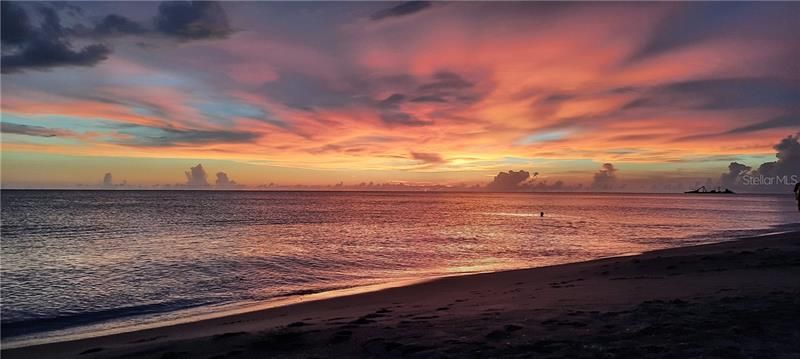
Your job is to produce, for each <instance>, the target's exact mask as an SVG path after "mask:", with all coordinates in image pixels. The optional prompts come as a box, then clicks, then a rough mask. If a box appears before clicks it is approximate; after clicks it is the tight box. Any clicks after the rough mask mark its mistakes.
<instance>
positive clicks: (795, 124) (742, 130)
mask: <svg viewBox="0 0 800 359" xmlns="http://www.w3.org/2000/svg"><path fill="white" fill-rule="evenodd" d="M775 128H800V114H789V115H781V116H776V117H773V118H771V119H768V120H766V121H761V122H758V123H754V124H752V125H747V126H741V127H736V128H734V129H732V130H729V131H724V132H719V133H703V134H698V135H691V136H685V137H680V138H678V139H676V141H679V142H680V141H696V140H704V139H711V138H715V137H722V136H727V135H740V134H749V133H753V132H758V131H762V130H770V129H775Z"/></svg>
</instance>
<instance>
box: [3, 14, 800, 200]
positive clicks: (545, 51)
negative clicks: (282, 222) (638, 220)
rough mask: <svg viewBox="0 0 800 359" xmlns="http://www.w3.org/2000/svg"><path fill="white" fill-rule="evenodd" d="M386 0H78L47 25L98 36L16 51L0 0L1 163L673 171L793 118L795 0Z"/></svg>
mask: <svg viewBox="0 0 800 359" xmlns="http://www.w3.org/2000/svg"><path fill="white" fill-rule="evenodd" d="M395 5H397V4H393V3H324V4H319V3H222V4H218V5H209V4H205V5H197V4H195V5H187V6H188V7H187V8H186V9H183V11H184V13H187V14H190V15H191V16H194V18H193V19H194V20H193V21H194V22H192V23H191V24H186V23H182V22H181V20H180V19H177V18H176V19H172V18H169V17H168V13H167V12H165V11H164V9H162V8H160V7H159V6H158V3H111V2H109V3H81V4H79V5H77V6H80V7H81V8H82V9H83V10H82V13H81V14H67V13H65V12H64V11H65V10H57V14H58V15H59V16H60V26H61V30H62V31H61V32H60V33H57V34H56V35H52V39H53V40H51V41H52V42H53V44H54V46H62V47H64V48H66V50H67V51H72V52H75V53H76V54H81V52H80V51H81V48H82V47H83V46H88V45H91V44H95V45H98V46H104V47H105V48H106V49H107V53H106V54H105V55H104V56H98V57H97V58H94V59H92V58H90V57H91V56H90V55H88V54H84V55H80V56H77V55H76V56H73V57H74V58H57V56H56V57H53V58H46V59H35V58H33V57H35V56H39V55H37V54H26V53H24V51H25V46H26V43H25V42H24V41H25V39H24V37H25V36H34V35H31V34H35V33H36V32H37V31H39V32H41V31H44V30H42V29H41V26H42V22H47V21H52V20H47V19H43V18H42V19H40V18H39V17H38V16H37V15H36V14H37V12H36V11H35V10H34V9H33V5H32V4H28V3H7V2H4V15H3V16H4V19H3V20H4V22H5V21H6V20H7V19H6V14H19V12H18V11H24V12H25V14H26V16H27V18H28V20H29V21H28V23H27V24H21V25H20V24H19V21H17V22H14V23H13V24H12V26H11V27H13V26H17V27H18V29H17V30H18V32H19V33H20V34H22V35H20V36H19V38H12V36H11V35H8V36H5V34H4V38H3V59H4V61H3V63H4V65H3V66H4V67H3V75H2V80H3V87H2V123H3V137H2V157H3V158H2V160H3V163H2V183H3V185H4V186H6V187H9V186H11V187H15V186H16V187H30V186H33V187H37V186H40V187H42V186H43V187H46V186H71V185H77V184H84V185H93V184H97V183H99V182H100V181H102V178H103V175H104V173H106V172H111V173H113V176H114V178H116V179H118V180H121V179H123V178H124V179H125V180H126V181H127V182H126V183H127V184H129V185H148V186H149V185H159V184H161V185H165V184H170V185H174V184H181V183H185V182H186V181H187V178H186V176H185V174H184V172H186V171H189V167H191V166H195V165H196V164H198V163H202V164H203V165H204V168H206V170H207V172H208V175H209V177H210V178H209V182H211V183H213V177H214V174H215V173H216V172H218V171H222V172H225V173H226V174H227V175H228V176H229V177H230V178H231V179H233V180H235V181H236V182H237V183H238V184H240V185H247V186H258V185H266V184H269V183H273V184H275V183H279V184H283V185H332V184H336V183H339V182H343V183H344V184H345V185H353V186H354V185H358V184H360V183H362V182H363V183H369V182H374V183H412V184H418V185H464V186H469V185H474V184H485V183H487V182H489V181H491V180H492V178H493V176H494V175H496V174H497V173H498V172H500V171H509V170H526V171H528V172H530V173H531V174H533V173H538V175H537V176H535V179H536V181H538V182H539V183H545V184H546V185H552V184H554V183H556V182H557V181H562V182H564V183H566V184H570V185H573V186H577V185H579V184H580V185H586V186H589V185H591V184H592V182H593V181H594V180H595V176H597V175H598V174H599V175H601V176H602V175H603V174H602V173H599V172H598V171H600V172H602V171H603V170H602V168H601V166H602V165H603V164H604V163H611V164H613V166H614V171H612V172H610V173H609V174H610V175H614V176H615V178H616V179H618V180H619V183H631V184H636V185H637V186H640V187H641V188H645V187H647V188H650V187H648V186H651V185H652V184H654V183H655V184H659V185H661V184H663V185H669V184H670V183H680V185H681V186H684V185H686V183H697V182H698V181H704V180H706V178H711V179H713V180H717V179H718V178H719V176H720V174H721V173H723V172H727V170H728V164H729V163H730V162H734V161H735V162H740V163H746V164H748V165H750V166H752V167H757V166H758V165H759V164H760V163H762V162H766V161H773V160H775V153H776V149H775V148H774V146H775V145H776V144H777V143H779V142H780V141H781V140H782V139H784V138H786V137H787V136H789V135H793V134H795V133H797V132H798V130H800V122H798V118H800V112H798V108H797V103H798V99H800V85H798V84H800V77H798V76H800V75H798V72H797V67H796V62H795V61H796V58H797V55H798V54H800V52H798V45H797V41H796V38H795V36H796V35H794V34H796V33H798V30H800V29H799V28H798V24H797V21H796V19H797V17H798V15H800V11H799V9H800V6H798V4H791V3H784V4H779V3H770V4H713V3H708V4H706V3H701V4H683V3H680V4H679V3H653V4H616V3H613V4H606V3H568V4H567V3H565V4H546V3H432V4H428V3H420V4H419V6H415V7H413V8H412V9H405V8H398V7H393V6H395ZM12 6H13V9H12V8H11V7H12ZM398 6H399V5H398ZM9 9H11V10H9ZM12 10H13V11H12ZM14 11H17V12H14ZM109 14H123V15H125V19H126V21H128V22H127V23H126V24H117V23H112V22H103V21H100V20H97V19H104V17H105V16H107V15H109ZM9 16H10V15H9ZM155 16H160V17H161V19H162V20H163V19H166V20H165V21H166V23H159V24H160V25H158V26H155V25H151V24H152V23H153V21H152V19H153V18H154V17H155ZM8 21H11V20H8ZM117 21H119V20H117ZM170 21H173V22H170ZM79 24H80V25H82V26H83V28H84V29H90V30H91V29H92V28H93V29H94V30H92V31H90V34H84V35H81V33H80V32H79V31H67V29H68V27H70V26H71V27H72V29H78V27H77V26H78V25H79ZM131 24H134V25H131ZM165 24H166V25H165ZM123 25H126V26H123ZM190 25H191V26H194V27H193V28H192V29H194V30H192V31H195V30H196V31H198V32H196V33H194V32H188V33H187V32H186V31H188V30H186V29H189V28H188V27H186V26H190ZM731 26H735V27H736V28H741V29H743V30H742V31H729V30H730V29H731ZM11 27H10V28H11ZM184 27H186V28H184ZM4 29H5V27H4ZM183 30H186V31H183ZM4 31H5V30H4ZM85 31H89V30H85ZM9 34H11V32H9ZM13 34H17V33H16V32H14V33H13ZM14 56H16V57H14ZM45 56H46V55H45ZM54 56H55V55H54ZM84 57H86V58H84ZM37 61H38V62H37ZM620 186H622V185H621V184H620ZM542 188H546V186H545V187H542ZM619 188H623V187H619Z"/></svg>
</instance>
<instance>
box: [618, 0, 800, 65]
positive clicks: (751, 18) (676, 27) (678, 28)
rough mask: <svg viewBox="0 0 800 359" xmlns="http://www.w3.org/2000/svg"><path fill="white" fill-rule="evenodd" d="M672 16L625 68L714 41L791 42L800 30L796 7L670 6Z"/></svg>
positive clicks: (743, 4)
mask: <svg viewBox="0 0 800 359" xmlns="http://www.w3.org/2000/svg"><path fill="white" fill-rule="evenodd" d="M668 6H669V7H671V9H670V11H669V16H666V17H665V18H664V19H663V20H661V21H660V22H659V23H658V25H657V26H656V28H655V30H654V31H652V32H651V33H650V35H649V37H648V38H647V39H646V40H645V41H644V42H643V43H642V45H641V47H640V48H639V49H637V50H636V51H634V52H633V53H632V54H631V55H630V56H629V57H628V58H627V59H626V60H625V61H623V65H628V64H631V63H633V62H637V61H643V60H648V59H650V58H653V57H656V56H659V55H662V54H666V53H669V52H672V51H676V50H679V49H681V48H684V47H688V46H693V45H697V44H701V43H703V42H706V41H708V40H711V39H713V38H725V37H737V36H748V37H750V36H753V35H756V36H763V37H768V38H771V39H786V38H790V36H791V35H790V34H793V33H796V32H797V31H798V29H799V28H800V23H798V22H797V9H796V7H795V6H794V4H791V3H789V2H786V3H780V2H775V3H759V4H754V3H752V2H688V3H674V4H669V5H668Z"/></svg>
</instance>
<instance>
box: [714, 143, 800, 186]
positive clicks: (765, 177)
mask: <svg viewBox="0 0 800 359" xmlns="http://www.w3.org/2000/svg"><path fill="white" fill-rule="evenodd" d="M773 148H774V149H775V151H776V153H775V157H776V158H777V160H775V161H770V162H764V163H762V164H760V165H759V166H758V168H753V167H751V166H748V165H746V164H743V163H739V162H731V163H730V165H728V172H725V173H722V174H721V175H720V178H719V183H720V185H721V186H723V187H727V188H731V189H734V190H739V191H745V192H787V191H791V190H792V189H793V187H792V186H794V184H795V182H794V180H795V179H798V180H800V133H798V134H795V135H789V136H786V137H785V138H783V139H781V141H780V142H778V143H777V144H775V146H773Z"/></svg>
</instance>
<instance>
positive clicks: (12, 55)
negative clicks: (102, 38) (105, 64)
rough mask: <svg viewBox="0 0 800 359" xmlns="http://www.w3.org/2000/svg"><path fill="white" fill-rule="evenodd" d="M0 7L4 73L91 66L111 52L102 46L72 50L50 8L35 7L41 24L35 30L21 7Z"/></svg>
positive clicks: (66, 34) (57, 18) (15, 5)
mask: <svg viewBox="0 0 800 359" xmlns="http://www.w3.org/2000/svg"><path fill="white" fill-rule="evenodd" d="M1 5H2V23H3V25H2V31H3V35H2V41H3V55H2V73H4V74H7V73H15V72H22V71H25V70H48V69H51V68H54V67H60V66H92V65H95V64H97V63H98V62H100V61H103V60H105V59H106V58H108V55H109V54H110V53H111V50H110V49H109V48H107V47H106V46H105V45H102V44H91V45H87V46H85V47H83V48H80V49H76V48H74V47H73V45H72V43H71V42H70V41H69V39H68V35H69V31H67V29H65V28H63V27H62V26H61V19H60V18H59V16H58V13H57V12H56V11H55V10H54V9H52V8H49V7H45V6H38V7H37V11H38V12H39V13H40V15H41V17H42V22H41V23H40V24H39V26H38V27H35V26H33V25H32V24H31V22H30V18H29V17H28V14H27V11H26V10H25V9H24V8H22V7H21V6H19V5H17V4H16V3H14V2H9V1H3V2H2V3H1Z"/></svg>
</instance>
